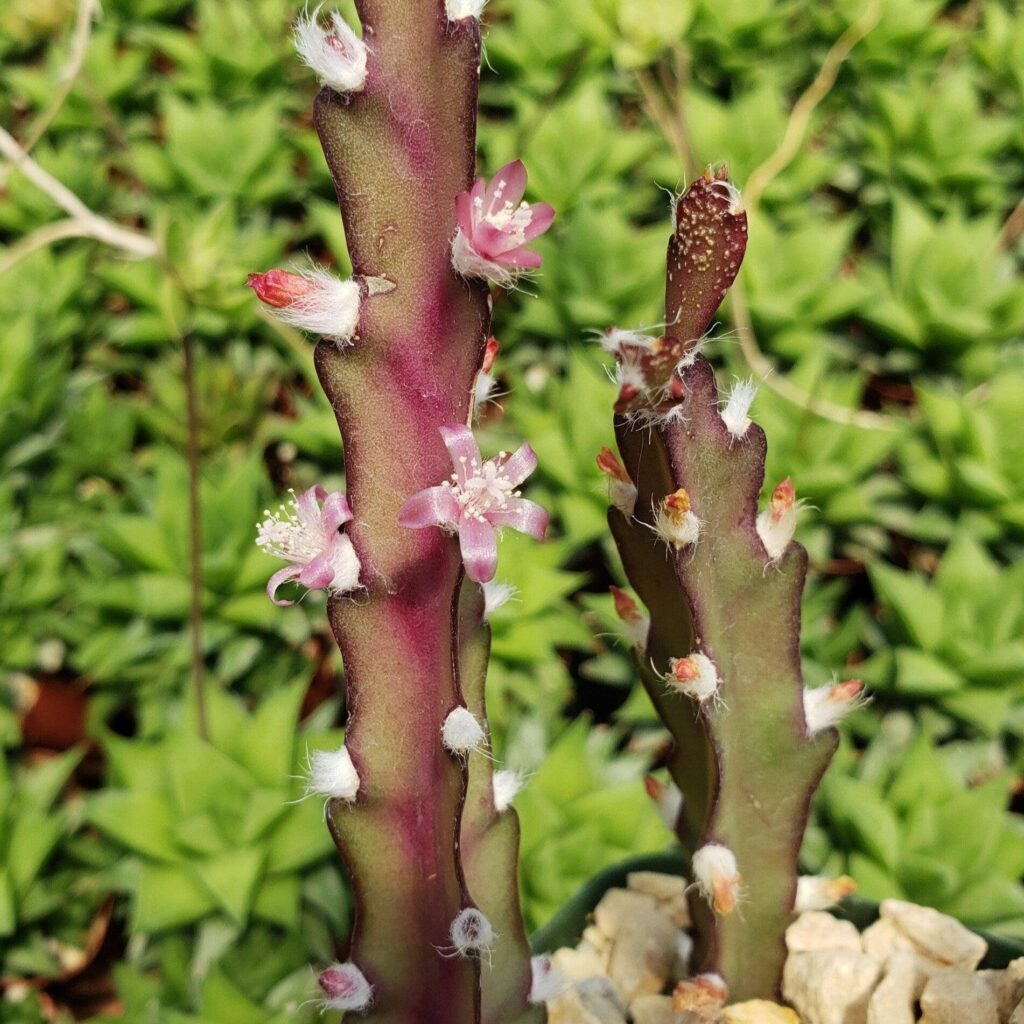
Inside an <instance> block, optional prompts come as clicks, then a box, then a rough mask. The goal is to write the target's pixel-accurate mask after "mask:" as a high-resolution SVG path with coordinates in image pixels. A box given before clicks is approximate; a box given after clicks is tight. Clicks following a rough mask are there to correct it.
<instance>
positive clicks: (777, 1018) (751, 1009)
mask: <svg viewBox="0 0 1024 1024" xmlns="http://www.w3.org/2000/svg"><path fill="white" fill-rule="evenodd" d="M719 1021H721V1024H800V1018H799V1017H798V1016H797V1015H796V1013H795V1012H794V1011H793V1010H791V1009H790V1008H789V1007H788V1006H779V1004H778V1003H770V1002H769V1001H768V1000H767V999H751V1000H749V1001H747V1002H745V1003H734V1004H733V1005H732V1006H727V1007H726V1008H725V1012H724V1013H723V1014H722V1016H721V1017H719Z"/></svg>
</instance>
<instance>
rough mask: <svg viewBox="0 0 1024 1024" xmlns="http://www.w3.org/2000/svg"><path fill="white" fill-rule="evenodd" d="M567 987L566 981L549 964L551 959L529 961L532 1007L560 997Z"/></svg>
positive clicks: (545, 957)
mask: <svg viewBox="0 0 1024 1024" xmlns="http://www.w3.org/2000/svg"><path fill="white" fill-rule="evenodd" d="M568 985H569V981H568V979H567V978H566V977H565V975H564V974H562V972H561V971H560V970H559V969H558V968H557V967H555V965H554V964H553V963H552V962H551V957H549V956H535V957H533V958H532V959H531V960H530V997H529V998H530V1002H531V1003H533V1005H534V1006H537V1005H539V1004H540V1003H546V1002H547V1001H548V1000H549V999H554V998H555V996H560V995H561V994H562V993H563V992H564V991H565V990H566V988H567V987H568Z"/></svg>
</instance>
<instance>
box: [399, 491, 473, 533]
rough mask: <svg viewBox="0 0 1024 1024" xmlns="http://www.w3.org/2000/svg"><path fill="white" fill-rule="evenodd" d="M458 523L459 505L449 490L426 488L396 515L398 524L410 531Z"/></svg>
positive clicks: (415, 495)
mask: <svg viewBox="0 0 1024 1024" xmlns="http://www.w3.org/2000/svg"><path fill="white" fill-rule="evenodd" d="M458 521H459V503H458V502H457V501H456V500H455V496H454V495H453V494H452V492H451V489H450V488H448V487H442V486H441V485H440V484H439V485H438V486H437V487H427V488H425V489H424V490H422V491H419V492H417V493H416V494H414V495H413V496H412V497H411V498H410V499H409V500H408V501H407V502H406V503H405V504H404V505H403V506H402V508H401V510H400V511H399V513H398V522H399V523H400V524H401V525H402V526H408V527H409V528H410V529H412V530H422V529H423V528H424V527H425V526H453V525H454V524H455V523H457V522H458Z"/></svg>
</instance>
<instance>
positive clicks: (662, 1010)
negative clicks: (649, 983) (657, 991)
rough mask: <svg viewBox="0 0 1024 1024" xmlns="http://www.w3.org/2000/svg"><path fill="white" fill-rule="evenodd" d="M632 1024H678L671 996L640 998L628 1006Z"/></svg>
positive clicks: (677, 1016)
mask: <svg viewBox="0 0 1024 1024" xmlns="http://www.w3.org/2000/svg"><path fill="white" fill-rule="evenodd" d="M629 1009H630V1013H631V1014H632V1016H633V1024H679V1014H678V1013H676V1012H675V1010H673V1009H672V997H671V996H640V997H639V998H637V999H634V1000H633V1002H632V1003H631V1004H630V1007H629Z"/></svg>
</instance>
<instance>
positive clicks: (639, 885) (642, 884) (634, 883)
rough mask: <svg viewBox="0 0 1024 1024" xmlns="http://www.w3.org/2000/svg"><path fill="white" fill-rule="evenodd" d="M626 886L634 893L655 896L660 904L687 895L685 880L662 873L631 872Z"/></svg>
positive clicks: (627, 877)
mask: <svg viewBox="0 0 1024 1024" xmlns="http://www.w3.org/2000/svg"><path fill="white" fill-rule="evenodd" d="M626 886H627V887H628V888H629V889H630V890H631V891H633V892H642V893H646V894H647V895H648V896H653V897H654V898H655V899H656V900H657V901H658V902H659V903H661V902H663V901H667V900H672V899H675V898H676V897H677V896H685V895H686V879H685V878H680V877H679V876H678V875H665V874H662V873H661V872H660V871H631V872H630V873H629V874H628V875H626Z"/></svg>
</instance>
